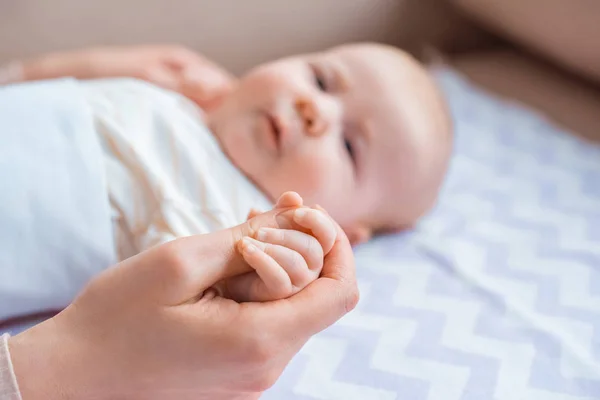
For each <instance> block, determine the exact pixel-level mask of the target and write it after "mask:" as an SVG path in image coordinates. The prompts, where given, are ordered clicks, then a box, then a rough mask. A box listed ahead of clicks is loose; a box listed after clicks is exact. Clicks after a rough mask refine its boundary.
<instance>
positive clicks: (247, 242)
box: [244, 238, 258, 253]
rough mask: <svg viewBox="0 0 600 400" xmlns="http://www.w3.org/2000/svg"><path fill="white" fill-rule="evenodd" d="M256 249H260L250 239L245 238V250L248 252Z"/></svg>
mask: <svg viewBox="0 0 600 400" xmlns="http://www.w3.org/2000/svg"><path fill="white" fill-rule="evenodd" d="M256 250H258V249H257V248H256V246H255V245H253V244H252V243H251V242H250V239H248V238H244V251H245V252H246V253H254V252H255V251H256Z"/></svg>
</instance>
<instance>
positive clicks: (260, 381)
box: [249, 368, 281, 392]
mask: <svg viewBox="0 0 600 400" xmlns="http://www.w3.org/2000/svg"><path fill="white" fill-rule="evenodd" d="M280 375H281V373H280V372H279V371H278V370H277V369H275V368H269V369H267V370H264V371H261V372H259V373H257V374H256V376H255V378H254V379H253V380H252V382H251V387H250V388H249V389H250V390H251V391H253V392H264V391H266V390H269V389H270V388H271V387H273V385H275V383H277V380H278V379H279V376H280Z"/></svg>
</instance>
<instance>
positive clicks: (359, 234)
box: [344, 224, 373, 246]
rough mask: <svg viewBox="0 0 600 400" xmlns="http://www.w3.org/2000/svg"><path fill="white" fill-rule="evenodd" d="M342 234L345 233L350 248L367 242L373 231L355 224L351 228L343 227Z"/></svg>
mask: <svg viewBox="0 0 600 400" xmlns="http://www.w3.org/2000/svg"><path fill="white" fill-rule="evenodd" d="M344 232H346V236H348V240H349V241H350V244H351V245H352V246H358V245H359V244H362V243H365V242H368V241H369V240H370V239H371V237H372V236H373V230H372V229H371V228H369V227H367V226H366V225H358V224H356V225H353V226H351V227H344Z"/></svg>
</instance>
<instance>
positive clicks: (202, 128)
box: [81, 79, 272, 259]
mask: <svg viewBox="0 0 600 400" xmlns="http://www.w3.org/2000/svg"><path fill="white" fill-rule="evenodd" d="M81 85H82V87H83V89H84V95H85V96H86V98H87V101H88V103H89V106H90V108H91V112H92V116H93V118H94V124H95V128H96V131H97V133H98V134H99V137H100V141H101V145H102V147H103V150H104V157H105V162H106V184H107V189H108V196H109V200H110V203H111V207H112V211H113V218H114V227H115V235H116V237H115V239H116V246H117V249H118V253H119V258H120V259H123V258H126V257H128V256H131V255H133V254H135V253H137V252H140V251H142V250H144V249H147V248H148V247H150V246H153V245H156V244H159V243H164V242H166V241H169V240H172V239H174V238H176V237H181V236H188V235H194V234H200V233H208V232H213V231H216V230H221V229H225V228H229V227H232V226H235V225H238V224H240V223H242V222H243V221H245V220H246V216H247V215H248V212H249V211H250V209H251V208H257V209H260V210H263V211H266V210H268V209H270V208H271V207H272V203H271V202H270V201H269V200H268V199H267V197H265V196H264V195H263V193H262V192H261V191H260V190H259V189H258V188H257V187H256V186H255V185H254V184H252V182H250V181H249V180H248V178H246V176H245V175H244V174H243V173H242V172H241V171H240V170H239V169H237V168H236V167H235V166H234V165H233V164H232V162H231V161H230V160H229V159H228V158H227V156H226V155H225V154H224V152H223V151H222V150H221V148H220V146H219V143H218V141H217V139H216V138H215V136H214V135H213V134H212V133H211V132H210V131H209V130H208V129H207V127H206V125H205V123H204V120H203V115H202V111H201V110H200V109H199V108H198V107H197V106H196V105H195V104H193V103H192V102H191V101H189V100H188V99H186V98H184V97H182V96H180V95H178V94H176V93H173V92H170V91H166V90H163V89H161V88H158V87H156V86H154V85H151V84H148V83H146V82H143V81H138V80H134V79H109V80H95V81H85V82H81Z"/></svg>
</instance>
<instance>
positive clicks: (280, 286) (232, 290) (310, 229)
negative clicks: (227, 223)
mask: <svg viewBox="0 0 600 400" xmlns="http://www.w3.org/2000/svg"><path fill="white" fill-rule="evenodd" d="M277 209H281V210H282V212H281V213H279V214H278V215H277V222H278V224H277V225H278V227H273V226H272V225H271V224H268V223H266V224H265V225H266V226H260V225H261V219H260V215H259V214H256V213H252V214H251V215H250V216H249V218H250V219H251V220H250V221H249V222H250V223H251V225H253V229H252V231H253V233H252V234H251V235H249V236H245V237H244V238H243V239H242V240H240V241H239V242H238V245H237V248H238V251H239V252H240V254H241V255H242V257H243V259H244V260H245V261H246V263H247V264H248V265H249V266H250V267H251V268H252V269H254V272H249V273H246V274H244V275H242V276H238V277H236V278H233V279H230V280H229V281H228V282H227V292H228V297H231V298H232V299H234V300H236V301H269V300H277V299H283V298H286V297H289V296H291V295H293V294H295V293H297V292H298V291H300V290H302V289H303V288H304V287H306V286H307V285H308V284H310V283H311V282H312V281H314V280H315V279H317V278H318V277H319V274H320V273H321V269H322V268H323V259H324V257H325V256H326V255H327V254H328V253H329V251H330V250H331V248H332V247H333V244H334V242H335V239H336V235H337V230H336V227H335V225H334V223H333V221H332V220H331V219H330V217H329V216H327V214H325V213H324V212H323V211H321V210H318V209H314V208H308V207H304V206H303V205H302V199H301V198H300V197H299V196H298V195H297V194H295V193H286V194H284V195H283V196H281V197H280V199H279V201H278V202H277V206H276V210H277ZM257 224H258V226H257Z"/></svg>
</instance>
